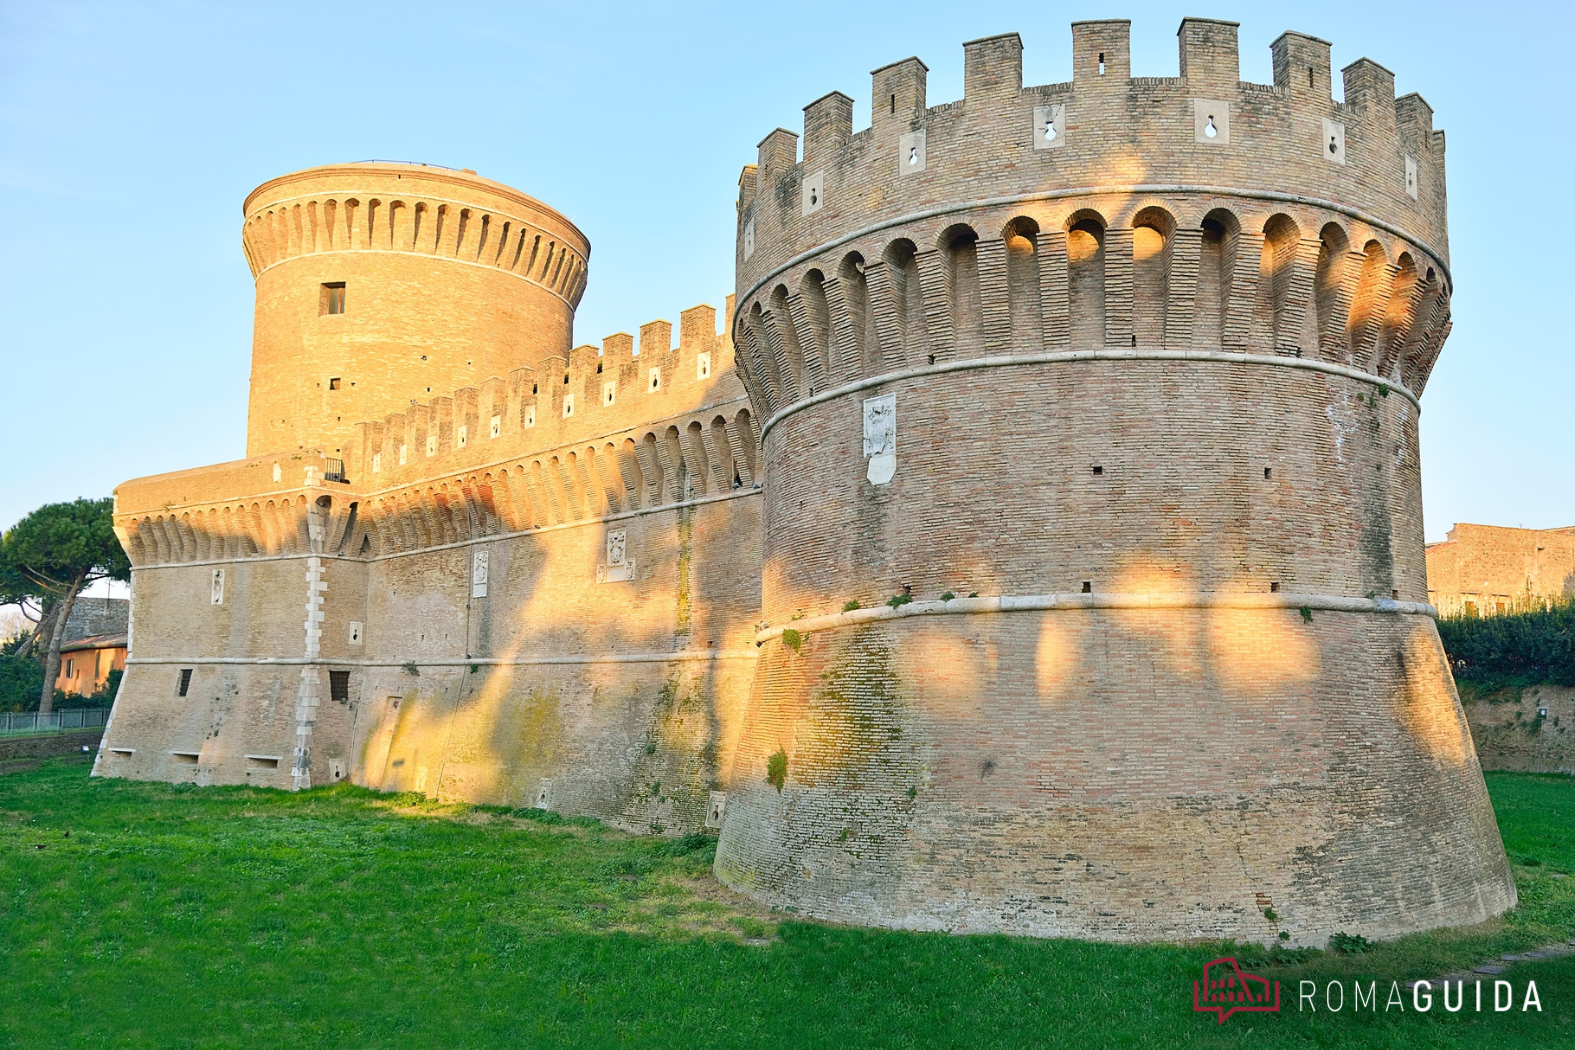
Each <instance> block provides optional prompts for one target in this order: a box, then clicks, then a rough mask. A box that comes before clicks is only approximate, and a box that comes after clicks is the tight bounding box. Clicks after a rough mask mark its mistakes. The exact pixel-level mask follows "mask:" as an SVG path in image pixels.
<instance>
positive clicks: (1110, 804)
mask: <svg viewBox="0 0 1575 1050" xmlns="http://www.w3.org/2000/svg"><path fill="white" fill-rule="evenodd" d="M1179 35H1180V44H1181V66H1182V69H1183V71H1184V75H1183V77H1181V78H1135V79H1134V78H1131V77H1130V66H1129V61H1128V52H1127V41H1128V27H1127V23H1125V22H1093V23H1077V24H1075V25H1074V26H1073V66H1074V74H1073V76H1074V78H1073V81H1072V82H1071V83H1070V84H1061V85H1051V86H1048V87H1042V88H1024V87H1023V86H1022V81H1021V41H1020V40H1019V39H1018V38H1017V37H1016V36H1015V34H1014V35H1008V36H1004V37H994V38H990V39H987V40H980V41H973V42H971V43H969V44H966V45H964V84H965V94H964V98H963V99H962V100H960V101H958V102H953V103H947V104H944V105H939V106H928V105H927V103H926V100H925V72H926V71H925V68H924V66H923V64H922V63H921V62H918V61H917V60H908V61H905V62H901V63H897V64H896V65H894V66H887V67H883V68H882V69H879V70H877V71H876V72H875V73H874V74H873V97H874V110H873V120H872V124H871V127H870V128H869V129H868V130H867V131H863V132H860V133H859V134H857V135H854V134H852V132H851V107H850V106H848V105H847V104H846V103H847V100H846V98H845V97H843V96H840V95H831V96H826V97H825V98H823V99H821V100H819V101H817V102H816V103H813V104H812V105H811V106H810V107H808V108H807V109H806V111H805V132H804V155H803V159H802V160H800V159H799V157H798V155H797V143H796V136H794V135H792V134H791V133H789V132H786V131H782V130H778V131H776V132H773V133H772V134H771V135H770V136H768V137H767V138H766V139H765V141H764V142H762V143H761V146H760V156H759V161H758V163H757V164H756V165H754V166H752V167H751V168H748V169H746V170H745V174H744V178H743V179H742V181H741V195H740V200H739V239H738V247H737V255H736V260H737V268H738V300H737V301H738V312H737V313H736V315H735V320H734V329H733V332H734V339H735V343H736V345H737V348H738V355H739V369H740V372H741V374H742V375H743V376H744V378H745V381H746V384H747V386H748V388H749V391H750V394H751V398H752V400H753V401H754V403H755V404H756V405H758V406H759V407H760V415H761V416H762V417H763V418H764V422H763V424H762V434H763V444H762V453H761V455H762V461H763V463H764V477H765V486H764V493H765V506H764V527H765V536H764V563H765V566H766V572H765V575H764V578H763V581H762V601H763V612H764V619H765V621H766V624H767V627H766V629H764V630H763V631H762V632H761V633H760V634H759V635H758V636H757V638H758V639H759V641H760V642H761V643H762V648H761V653H762V657H761V665H760V668H759V672H758V674H757V679H756V688H755V693H754V694H753V696H752V700H751V705H750V709H749V715H748V718H747V721H746V728H745V730H744V733H743V736H742V738H741V741H740V744H739V750H738V754H737V759H736V762H735V770H736V778H735V780H734V782H733V785H732V787H731V789H730V792H729V795H728V817H727V821H726V824H725V826H724V828H723V831H722V837H721V841H720V844H719V846H718V852H717V873H718V875H719V876H720V877H721V878H722V879H723V880H724V881H726V882H728V883H729V884H730V885H733V886H734V887H736V888H738V889H741V890H743V891H745V892H748V893H750V894H752V895H754V896H756V897H758V898H760V899H763V900H767V901H770V902H771V903H773V904H776V905H780V906H783V907H792V908H795V909H797V910H799V911H801V912H807V913H809V914H813V915H820V916H824V917H828V918H832V919H836V920H840V921H850V922H861V923H874V924H881V925H891V926H903V927H916V928H928V929H948V930H979V931H984V930H993V931H1007V932H1014V933H1026V934H1033V935H1041V936H1052V935H1056V936H1085V937H1099V938H1111V939H1152V938H1165V939H1177V938H1192V937H1234V938H1241V939H1250V940H1258V941H1266V942H1276V943H1278V935H1279V933H1280V932H1281V931H1284V932H1286V933H1288V934H1289V936H1290V938H1291V943H1295V944H1322V943H1324V941H1325V940H1326V938H1327V937H1328V935H1329V934H1331V933H1333V932H1336V931H1340V930H1346V931H1359V932H1362V933H1364V934H1366V935H1368V936H1392V935H1395V934H1399V933H1403V932H1407V931H1410V930H1415V929H1421V928H1426V927H1428V926H1434V925H1440V924H1448V923H1470V922H1477V921H1481V920H1482V919H1485V918H1487V917H1488V916H1490V915H1493V914H1497V913H1498V912H1500V911H1502V910H1503V909H1505V908H1507V907H1510V906H1512V905H1513V903H1514V901H1515V891H1514V887H1513V883H1512V881H1511V880H1510V877H1509V871H1508V866H1507V864H1506V862H1505V859H1504V854H1503V849H1502V846H1501V844H1500V842H1499V838H1498V835H1497V829H1496V827H1495V824H1494V819H1493V814H1492V810H1491V807H1490V806H1489V805H1488V800H1487V795H1486V791H1485V788H1484V786H1483V782H1482V777H1481V772H1480V769H1479V767H1478V766H1477V762H1476V758H1475V754H1474V752H1473V749H1472V745H1471V737H1470V731H1469V729H1468V728H1467V725H1466V722H1465V719H1464V716H1463V714H1462V711H1461V707H1460V704H1459V701H1458V699H1457V698H1456V693H1455V690H1454V687H1453V682H1452V681H1451V679H1450V676H1449V673H1448V668H1447V665H1446V664H1445V661H1444V658H1443V654H1442V649H1441V647H1440V645H1439V642H1438V635H1437V631H1436V628H1435V626H1434V623H1433V619H1432V609H1431V608H1430V607H1428V606H1427V605H1426V604H1425V603H1424V599H1425V597H1426V594H1427V575H1426V568H1425V562H1424V556H1423V541H1422V531H1421V530H1422V514H1421V490H1420V471H1419V460H1418V442H1417V429H1416V421H1417V414H1418V411H1419V402H1418V397H1419V396H1420V394H1421V391H1422V389H1423V387H1424V386H1425V384H1426V379H1427V376H1428V373H1429V371H1430V370H1431V367H1432V364H1433V362H1434V360H1435V359H1436V356H1437V353H1438V350H1439V348H1440V347H1441V345H1442V342H1443V340H1444V338H1445V337H1446V336H1447V334H1448V327H1449V325H1448V298H1449V291H1450V284H1449V275H1448V268H1447V262H1446V255H1447V237H1446V229H1445V216H1444V192H1443V139H1442V135H1441V133H1434V132H1433V131H1432V130H1431V123H1430V121H1431V111H1430V110H1428V109H1427V107H1426V104H1425V103H1423V102H1422V101H1421V100H1420V98H1419V97H1416V96H1407V97H1406V98H1404V99H1399V100H1396V99H1395V98H1394V95H1393V78H1392V76H1391V75H1390V74H1388V73H1387V71H1385V70H1383V69H1382V67H1379V66H1377V65H1376V64H1374V63H1371V62H1369V61H1367V60H1362V61H1359V62H1357V63H1355V64H1353V65H1352V66H1350V67H1348V68H1347V69H1346V71H1345V97H1346V102H1345V103H1343V104H1336V103H1334V102H1333V101H1332V100H1331V99H1330V98H1329V90H1330V87H1329V84H1330V71H1329V63H1328V45H1327V44H1326V43H1324V42H1322V41H1317V40H1314V39H1312V38H1308V37H1301V36H1298V35H1296V34H1286V35H1285V36H1282V37H1281V38H1280V39H1279V40H1278V41H1276V43H1275V45H1274V49H1273V50H1274V59H1275V70H1276V80H1275V84H1274V85H1273V86H1272V87H1271V86H1267V85H1252V84H1246V83H1242V82H1240V81H1239V79H1238V73H1237V56H1236V51H1235V39H1236V34H1235V26H1234V25H1233V24H1231V23H1220V22H1206V21H1202V20H1196V19H1188V20H1186V21H1185V22H1183V24H1182V28H1181V32H1180V34H1179ZM1209 122H1212V123H1213V126H1214V127H1213V130H1214V131H1215V134H1214V135H1209V134H1207V133H1206V128H1207V127H1208V125H1209ZM1331 132H1332V134H1333V137H1334V140H1335V142H1334V144H1335V146H1336V149H1335V150H1334V151H1333V152H1332V153H1331V152H1330V151H1329V149H1328V145H1329V142H1328V135H1329V134H1330V133H1331ZM1408 158H1409V161H1408ZM1413 165H1414V167H1413ZM1412 171H1415V172H1420V186H1418V185H1417V183H1415V182H1408V174H1409V173H1410V172H1412ZM1408 186H1410V187H1415V188H1417V193H1416V196H1415V197H1413V196H1412V195H1411V193H1410V192H1408ZM972 595H977V596H976V597H970V596H972ZM908 599H911V604H903V602H904V601H906V600H908ZM888 602H890V603H892V604H890V605H888V604H887V603H888ZM773 756H775V757H776V761H777V762H778V763H779V764H780V763H782V762H783V761H785V763H786V765H785V771H784V775H783V776H782V777H781V778H780V779H779V780H778V781H777V782H771V781H770V780H768V777H769V775H770V771H771V769H772V766H771V763H772V759H773ZM1441 799H1447V800H1449V801H1448V803H1447V804H1445V803H1441V802H1439V801H1438V800H1441ZM1271 906H1272V908H1273V910H1274V911H1275V913H1276V914H1277V915H1278V916H1279V918H1278V919H1277V920H1274V921H1270V920H1268V919H1267V918H1266V917H1265V915H1264V912H1265V910H1266V909H1268V908H1270V907H1271Z"/></svg>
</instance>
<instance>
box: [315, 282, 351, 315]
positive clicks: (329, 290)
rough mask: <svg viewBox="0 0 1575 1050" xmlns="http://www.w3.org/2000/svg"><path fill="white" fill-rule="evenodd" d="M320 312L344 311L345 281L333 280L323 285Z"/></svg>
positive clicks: (340, 312)
mask: <svg viewBox="0 0 1575 1050" xmlns="http://www.w3.org/2000/svg"><path fill="white" fill-rule="evenodd" d="M321 312H322V313H325V314H342V313H344V312H345V283H344V282H343V281H335V282H334V283H332V284H325V285H323V294H322V299H321Z"/></svg>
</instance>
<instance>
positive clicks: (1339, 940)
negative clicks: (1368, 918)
mask: <svg viewBox="0 0 1575 1050" xmlns="http://www.w3.org/2000/svg"><path fill="white" fill-rule="evenodd" d="M1371 947H1372V945H1371V944H1368V943H1367V938H1366V937H1363V936H1362V935H1361V934H1359V933H1331V934H1330V935H1329V950H1330V951H1334V952H1339V953H1340V954H1341V955H1361V954H1362V953H1363V952H1365V951H1366V950H1367V949H1368V948H1371Z"/></svg>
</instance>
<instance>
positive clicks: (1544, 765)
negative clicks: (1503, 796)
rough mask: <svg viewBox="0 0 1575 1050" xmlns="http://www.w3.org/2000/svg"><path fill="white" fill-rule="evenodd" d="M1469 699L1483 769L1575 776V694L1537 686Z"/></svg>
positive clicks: (1475, 694) (1561, 688) (1472, 693)
mask: <svg viewBox="0 0 1575 1050" xmlns="http://www.w3.org/2000/svg"><path fill="white" fill-rule="evenodd" d="M1463 692H1464V693H1465V697H1464V699H1465V701H1466V704H1465V711H1466V718H1467V719H1468V720H1469V721H1470V723H1471V735H1472V738H1473V739H1474V740H1475V741H1476V747H1477V758H1478V760H1479V761H1480V762H1481V763H1482V768H1483V769H1502V770H1508V771H1511V772H1515V773H1566V774H1575V689H1571V688H1569V687H1567V686H1558V685H1534V686H1530V687H1528V688H1526V689H1505V690H1501V691H1499V692H1496V693H1492V694H1487V695H1483V694H1481V693H1479V692H1477V691H1476V690H1463Z"/></svg>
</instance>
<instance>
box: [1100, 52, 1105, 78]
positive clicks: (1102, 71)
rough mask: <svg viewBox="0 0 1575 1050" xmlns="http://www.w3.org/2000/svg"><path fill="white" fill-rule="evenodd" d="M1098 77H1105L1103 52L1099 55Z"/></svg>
mask: <svg viewBox="0 0 1575 1050" xmlns="http://www.w3.org/2000/svg"><path fill="white" fill-rule="evenodd" d="M1099 75H1100V76H1104V75H1105V53H1104V52H1103V51H1101V52H1100V53H1099Z"/></svg>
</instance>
